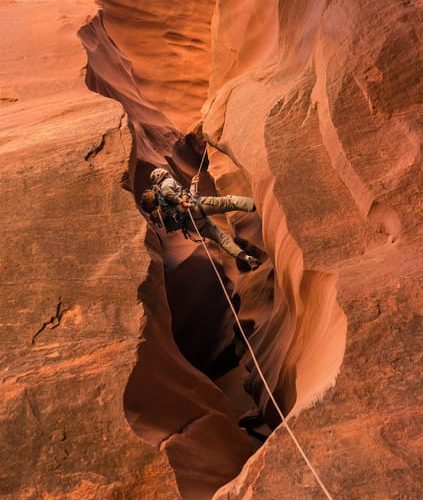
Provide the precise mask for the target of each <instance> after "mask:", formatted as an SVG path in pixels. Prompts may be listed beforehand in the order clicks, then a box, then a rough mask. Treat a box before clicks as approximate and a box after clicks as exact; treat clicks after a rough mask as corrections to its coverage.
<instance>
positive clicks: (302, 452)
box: [187, 148, 333, 500]
mask: <svg viewBox="0 0 423 500" xmlns="http://www.w3.org/2000/svg"><path fill="white" fill-rule="evenodd" d="M206 150H207V148H205V150H204V153H203V157H202V159H201V163H200V168H199V169H198V174H199V173H200V171H201V167H202V166H203V161H204V158H205V156H206ZM187 211H188V214H189V216H190V219H191V222H192V225H193V226H194V229H195V231H196V232H197V234H198V236H199V239H200V242H201V244H202V245H203V248H204V250H205V252H206V254H207V257H208V259H209V261H210V264H211V265H212V267H213V270H214V272H215V273H216V276H217V279H218V280H219V283H220V286H221V287H222V290H223V293H224V294H225V297H226V300H227V302H228V305H229V307H230V309H231V311H232V314H233V316H234V318H235V321H236V324H237V325H238V328H239V331H240V332H241V335H242V338H243V339H244V342H245V344H246V345H247V348H248V350H249V352H250V354H251V358H252V360H253V362H254V365H255V367H256V369H257V372H258V374H259V376H260V378H261V381H262V382H263V385H264V387H265V389H266V391H267V393H268V394H269V398H270V400H271V401H272V403H273V405H274V407H275V409H276V411H277V413H278V415H279V416H280V418H281V421H282V425H283V426H285V429H286V430H287V431H288V434H289V435H290V436H291V439H292V440H293V442H294V444H295V446H296V447H297V449H298V451H299V452H300V454H301V456H302V457H303V459H304V461H305V463H306V464H307V466H308V468H309V469H310V471H311V472H312V474H313V476H314V477H315V479H316V481H317V483H318V485H319V486H320V488H321V489H322V491H323V493H324V494H325V495H326V497H327V498H328V499H329V500H333V498H332V496H331V494H330V493H329V491H328V490H327V488H326V486H325V485H324V484H323V482H322V480H321V479H320V477H319V475H318V473H317V471H316V470H315V469H314V467H313V465H312V464H311V462H310V460H309V459H308V457H307V455H306V454H305V452H304V450H303V448H302V447H301V445H300V443H299V442H298V440H297V438H296V437H295V435H294V433H293V431H292V429H291V428H290V426H289V425H288V423H287V421H286V419H285V417H284V415H283V413H282V410H281V409H280V407H279V405H278V403H277V402H276V399H275V397H274V396H273V393H272V391H271V389H270V387H269V385H268V383H267V381H266V378H265V376H264V374H263V372H262V371H261V368H260V365H259V363H258V361H257V358H256V355H255V354H254V351H253V348H252V346H251V344H250V342H249V340H248V338H247V335H246V334H245V332H244V329H243V327H242V325H241V321H240V320H239V318H238V314H237V312H236V310H235V307H234V305H233V304H232V300H231V298H230V296H229V293H228V291H227V290H226V287H225V284H224V283H223V280H222V277H221V276H220V273H219V271H218V269H217V267H216V264H215V263H214V260H213V258H212V256H211V254H210V252H209V249H208V248H207V245H206V243H205V241H204V238H203V237H202V236H201V233H200V230H199V229H198V227H197V224H196V223H195V220H194V217H193V215H192V213H191V210H190V209H189V208H188V210H187Z"/></svg>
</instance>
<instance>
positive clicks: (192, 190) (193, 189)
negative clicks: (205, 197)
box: [189, 174, 200, 197]
mask: <svg viewBox="0 0 423 500" xmlns="http://www.w3.org/2000/svg"><path fill="white" fill-rule="evenodd" d="M199 181H200V176H199V175H198V174H196V175H194V177H193V178H192V180H191V187H190V188H189V192H190V193H191V196H194V197H195V196H197V193H198V183H199Z"/></svg>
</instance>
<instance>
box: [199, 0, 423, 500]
mask: <svg viewBox="0 0 423 500" xmlns="http://www.w3.org/2000/svg"><path fill="white" fill-rule="evenodd" d="M233 3H234V5H235V7H234V8H236V5H238V3H237V2H233ZM260 5H261V3H260ZM268 5H269V8H270V2H269V4H268ZM244 6H245V7H246V9H244V11H243V14H244V17H245V18H246V20H245V19H243V20H242V21H241V20H240V21H239V23H240V26H234V21H233V17H232V15H231V10H232V5H231V2H218V14H217V15H216V16H215V25H214V26H213V27H212V29H213V32H214V33H217V34H219V33H220V37H219V35H218V36H217V37H216V38H215V39H214V44H215V47H216V48H215V53H216V54H220V55H221V56H220V57H219V58H218V57H216V58H215V59H214V66H213V68H212V74H211V85H212V88H213V92H212V93H211V95H210V101H209V103H208V105H207V106H206V108H205V110H206V112H207V114H206V119H205V127H204V129H205V131H206V134H207V135H208V137H209V139H210V140H211V141H212V142H213V143H214V144H215V145H216V146H217V147H218V148H219V149H221V150H222V151H224V152H226V153H227V155H228V156H229V157H230V158H231V159H232V160H233V161H234V162H235V163H236V164H237V165H238V166H239V167H240V168H241V169H242V170H243V171H244V172H245V173H246V174H247V176H248V178H249V179H251V188H252V192H253V194H254V196H255V198H256V200H257V201H258V205H259V211H260V215H261V217H262V222H263V228H264V230H263V236H264V242H265V248H266V250H267V251H268V252H269V253H271V254H273V260H274V262H275V268H276V269H275V271H276V273H277V274H280V273H281V272H284V269H287V272H289V270H291V272H292V270H293V267H292V264H291V265H290V264H289V259H290V255H291V256H292V253H290V252H289V248H291V247H288V246H284V243H283V242H284V240H285V241H287V240H289V239H290V238H291V237H293V238H294V239H295V242H296V244H297V245H298V247H297V248H299V251H300V258H299V259H300V262H299V263H297V272H298V273H299V274H300V276H299V279H298V277H297V279H296V280H291V283H292V284H293V285H294V289H293V291H294V294H293V296H291V297H289V295H288V300H289V301H291V300H292V298H294V300H295V297H296V296H297V297H301V299H302V300H304V298H305V299H307V297H308V296H309V297H310V296H311V297H312V298H313V300H317V301H321V300H322V296H321V293H320V292H319V291H318V289H316V288H315V286H314V284H312V283H311V282H310V281H309V279H308V278H307V276H309V278H310V277H312V276H313V275H315V274H317V275H318V276H320V278H318V281H319V280H320V279H322V278H324V276H327V278H329V279H330V276H332V277H333V279H335V280H336V279H337V282H336V290H337V300H338V302H339V303H340V305H341V307H342V309H343V311H344V312H345V314H346V316H347V319H348V331H347V347H346V352H345V358H344V361H343V365H342V368H341V371H340V375H339V377H338V378H337V381H336V386H335V388H334V389H332V390H331V391H330V392H329V393H328V394H326V395H325V397H324V399H323V400H322V402H321V403H320V404H318V405H317V407H316V408H314V409H309V410H307V411H303V412H302V413H301V415H300V417H299V418H298V419H296V420H295V422H294V428H295V431H296V434H297V435H298V437H299V440H300V441H301V442H302V443H303V445H304V448H305V449H306V451H307V452H308V454H309V456H310V457H311V459H312V461H313V462H314V463H315V465H316V467H317V469H318V470H319V472H320V474H321V476H322V477H323V479H324V481H325V482H326V484H327V486H328V488H329V490H330V491H331V492H332V493H333V494H334V496H335V497H336V498H401V497H405V498H416V497H418V496H419V491H421V483H420V477H419V474H418V471H419V469H418V467H419V449H420V446H419V443H418V441H417V440H416V438H417V435H418V432H419V430H418V429H419V422H421V409H420V408H421V406H420V405H421V400H420V399H419V397H418V387H419V375H418V370H417V371H416V367H417V366H419V362H420V361H421V345H419V343H418V342H419V339H418V334H419V332H421V314H422V294H421V279H422V261H421V244H422V241H421V229H422V217H421V215H422V202H421V195H420V197H419V194H418V193H419V192H420V193H421V187H422V186H421V179H422V178H421V168H422V159H421V138H422V136H421V130H422V129H421V125H422V102H421V97H422V93H421V79H420V75H421V74H422V51H421V49H422V44H421V40H422V32H421V26H422V23H421V19H422V11H421V9H420V8H419V7H421V5H420V6H419V5H418V2H386V3H378V2H366V1H360V2H353V3H352V2H345V1H334V2H324V1H321V2H307V1H303V2H295V3H294V2H284V1H281V2H279V5H277V3H275V4H274V14H273V18H274V19H275V18H279V20H280V23H279V25H278V26H276V27H275V33H274V36H273V37H271V36H270V32H269V31H270V30H269V29H268V30H266V32H265V33H264V37H265V38H263V37H262V36H261V35H259V39H260V40H264V39H271V40H278V50H277V51H276V52H275V51H270V53H269V51H266V50H265V49H266V46H265V44H263V45H261V47H262V49H263V50H262V51H261V54H260V55H259V54H258V52H257V53H255V54H254V65H253V67H252V68H251V66H250V65H249V64H247V62H246V63H245V67H246V68H247V70H246V71H240V70H237V71H234V72H233V73H231V74H230V76H231V77H233V78H231V79H229V80H226V78H224V77H222V75H226V74H227V68H228V67H231V68H233V67H235V66H236V63H235V62H238V61H239V60H240V59H241V58H242V54H244V52H245V50H246V49H245V46H244V40H243V37H241V36H238V37H237V35H236V33H237V32H238V33H241V32H242V31H243V30H244V29H245V25H249V26H251V25H255V26H256V28H255V30H254V29H252V30H251V29H250V31H256V32H257V33H259V34H260V33H261V31H262V27H261V26H260V24H259V23H256V22H255V19H256V11H257V9H258V6H259V3H258V2H257V3H255V2H249V3H248V5H247V3H245V4H244ZM247 9H250V10H247ZM277 9H279V12H278V10H277ZM278 14H279V15H278ZM229 23H230V25H231V33H232V38H231V40H229V41H228V38H227V36H228V35H227V34H228V33H229ZM256 46H257V47H259V46H260V43H259V42H257V44H256ZM269 48H270V47H269ZM248 53H250V52H249V51H248ZM222 54H223V56H222ZM272 54H273V55H274V57H273V58H272V57H271V56H272ZM269 56H270V57H269ZM257 62H259V63H261V66H260V64H257ZM251 102H254V107H251V106H249V103H251ZM246 145H248V146H247V147H246ZM273 180H274V184H273ZM269 186H270V192H269ZM272 186H273V187H272ZM277 207H280V210H281V215H280V216H279V222H278V221H277V219H276V218H275V210H276V209H277ZM285 224H286V226H285ZM286 232H288V235H286ZM280 254H282V255H280ZM318 281H317V283H318ZM307 282H308V284H307ZM296 283H300V293H299V294H298V291H296V290H295V288H296ZM287 284H289V281H287V280H285V283H284V284H283V287H282V288H281V289H282V290H285V293H287V291H289V288H288V289H287V287H286V285H287ZM297 311H299V312H300V315H299V316H298V315H297V318H298V319H297V321H298V320H300V319H301V309H299V310H297ZM320 320H323V321H329V322H332V319H329V318H328V317H323V318H321V317H320ZM316 321H319V315H317V316H315V317H314V319H313V320H312V321H310V322H309V323H308V325H307V330H308V332H307V331H306V333H308V334H309V335H310V333H311V332H310V330H314V328H315V326H316V325H317V324H318V323H316ZM288 331H289V330H286V332H288ZM335 332H336V331H335ZM262 341H263V339H262ZM310 341H312V338H310V337H309V338H308V339H307V337H302V338H301V337H300V338H298V336H297V333H295V334H294V335H293V336H292V337H291V339H289V342H290V344H291V346H292V349H291V350H288V352H287V354H286V358H285V361H284V363H286V362H288V363H292V362H293V361H294V362H295V365H296V382H295V385H296V393H297V399H296V404H295V406H294V408H293V410H292V413H297V412H298V410H299V409H300V408H301V406H304V404H307V402H308V401H309V396H310V395H312V393H311V394H310V383H312V384H314V383H316V382H318V379H319V378H320V379H321V378H323V377H324V376H325V365H323V366H320V367H319V369H318V370H316V371H315V368H316V366H315V360H313V359H312V358H310V354H307V352H306V350H307V348H308V347H311V351H310V353H312V352H313V349H314V347H312V346H311V345H310V343H309V342H310ZM298 342H300V343H302V346H301V348H300V349H299V350H298V347H299V346H298ZM327 342H328V344H331V345H332V347H335V346H336V344H337V343H338V342H339V334H338V335H335V336H332V337H329V338H328V339H327ZM304 348H305V349H304ZM293 352H296V354H295V358H294V359H292V358H291V356H292V354H293ZM269 356H270V354H267V357H269ZM265 358H266V355H265V356H264V359H265ZM264 364H265V362H264ZM265 366H266V369H267V371H268V372H270V368H268V367H267V365H266V364H265ZM310 371H311V373H309V372H310ZM311 374H312V375H313V377H314V380H313V379H311V380H310V378H309V375H311ZM316 388H317V387H316ZM304 391H306V392H308V394H306V397H305V398H304ZM312 392H314V389H313V391H312ZM280 495H283V496H284V497H286V498H304V497H305V498H309V497H315V496H316V497H320V495H321V493H320V491H319V490H318V488H317V486H316V484H315V483H314V481H313V478H312V476H311V475H310V473H309V471H308V470H307V469H306V467H305V465H304V463H301V459H300V458H299V457H298V453H297V452H296V451H295V449H294V448H293V446H292V443H290V441H289V438H288V437H287V435H286V433H285V432H284V431H283V430H281V429H279V430H278V431H277V432H276V433H275V434H274V435H273V436H272V437H271V438H270V439H269V440H268V442H267V443H266V444H265V445H264V446H263V448H262V449H261V450H260V451H259V452H258V453H257V454H256V455H255V456H254V457H252V458H251V459H250V460H249V462H248V464H247V465H246V466H245V467H244V469H243V472H242V473H241V474H240V476H239V477H238V478H237V479H236V480H235V481H233V482H232V483H230V484H229V485H227V486H225V487H224V488H222V489H221V490H220V491H219V492H218V493H217V494H216V498H244V497H245V496H246V497H248V498H268V499H271V498H276V497H278V496H280Z"/></svg>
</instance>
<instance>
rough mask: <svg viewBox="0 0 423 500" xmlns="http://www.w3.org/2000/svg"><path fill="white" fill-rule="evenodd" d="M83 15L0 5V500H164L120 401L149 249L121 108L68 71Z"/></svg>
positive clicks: (61, 8) (152, 457)
mask: <svg viewBox="0 0 423 500" xmlns="http://www.w3.org/2000/svg"><path fill="white" fill-rule="evenodd" d="M94 13H95V9H94V6H93V5H91V2H87V3H86V5H84V3H81V2H78V3H76V2H64V1H60V2H43V3H42V7H40V4H39V3H36V4H34V3H33V2H19V3H11V2H10V3H9V2H8V3H4V2H3V3H2V4H1V6H0V24H1V32H2V35H3V36H2V40H1V42H0V43H1V45H2V47H1V52H2V57H3V56H4V59H5V60H3V61H2V66H1V74H0V78H1V89H2V94H1V98H2V102H1V103H0V106H1V109H0V113H1V116H2V118H1V121H0V158H1V198H0V205H1V208H0V212H1V235H0V239H1V242H2V244H1V291H0V294H1V304H2V307H1V312H0V323H1V334H0V335H1V336H0V346H1V356H0V370H1V371H0V373H1V378H0V380H1V382H0V383H1V385H0V395H1V402H2V404H1V410H0V439H1V447H0V463H1V473H0V496H1V497H2V498H116V496H119V495H125V497H126V498H149V497H150V498H152V497H154V496H155V495H159V496H162V497H165V496H166V495H170V496H171V497H173V498H177V497H178V489H177V487H176V485H175V480H174V473H173V471H172V469H171V468H170V467H169V465H168V461H167V458H166V456H165V455H164V454H162V453H160V452H158V451H155V450H154V449H153V448H152V447H150V446H149V445H147V444H145V443H142V442H141V440H140V439H139V437H138V436H136V435H135V434H134V433H133V431H132V429H131V428H130V426H129V425H128V422H127V420H126V418H125V414H124V409H123V401H122V400H123V394H124V391H125V387H126V384H127V381H128V378H129V376H130V373H131V371H132V369H133V366H134V365H135V363H136V359H137V347H138V344H139V327H140V322H141V321H142V318H143V309H142V306H141V305H140V304H139V303H137V288H138V286H139V284H140V283H142V282H143V281H144V280H145V277H146V275H147V272H148V267H149V262H150V258H149V256H148V254H147V252H146V250H145V246H144V243H143V241H144V238H145V229H146V228H145V223H144V222H143V219H142V218H140V217H139V215H138V213H137V212H136V210H135V209H134V203H133V200H132V198H131V196H130V195H129V194H128V193H126V192H125V191H124V190H122V189H121V187H120V179H121V176H122V174H123V173H124V171H125V170H126V169H127V166H128V156H129V153H130V151H131V142H132V139H131V135H130V133H129V131H128V129H127V127H126V126H125V119H124V115H123V112H122V109H121V107H120V106H119V105H118V104H117V103H115V102H113V101H111V100H106V99H104V98H103V97H100V96H98V95H96V94H93V93H91V92H89V91H88V90H87V88H86V86H85V84H84V80H83V76H84V74H83V67H84V65H85V64H86V54H85V52H84V50H83V49H82V47H81V44H80V42H79V40H78V39H77V37H76V31H77V30H78V28H79V27H80V26H81V24H83V23H84V22H86V20H87V16H89V15H90V14H94ZM28 26H30V28H31V29H29V28H28Z"/></svg>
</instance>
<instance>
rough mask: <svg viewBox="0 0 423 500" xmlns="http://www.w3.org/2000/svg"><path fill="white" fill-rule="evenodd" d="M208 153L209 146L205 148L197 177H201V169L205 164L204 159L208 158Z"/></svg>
mask: <svg viewBox="0 0 423 500" xmlns="http://www.w3.org/2000/svg"><path fill="white" fill-rule="evenodd" d="M206 153H207V146H205V147H204V152H203V156H202V157H201V162H200V167H199V168H198V172H197V175H200V172H201V168H202V166H203V162H204V158H205V157H206Z"/></svg>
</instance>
